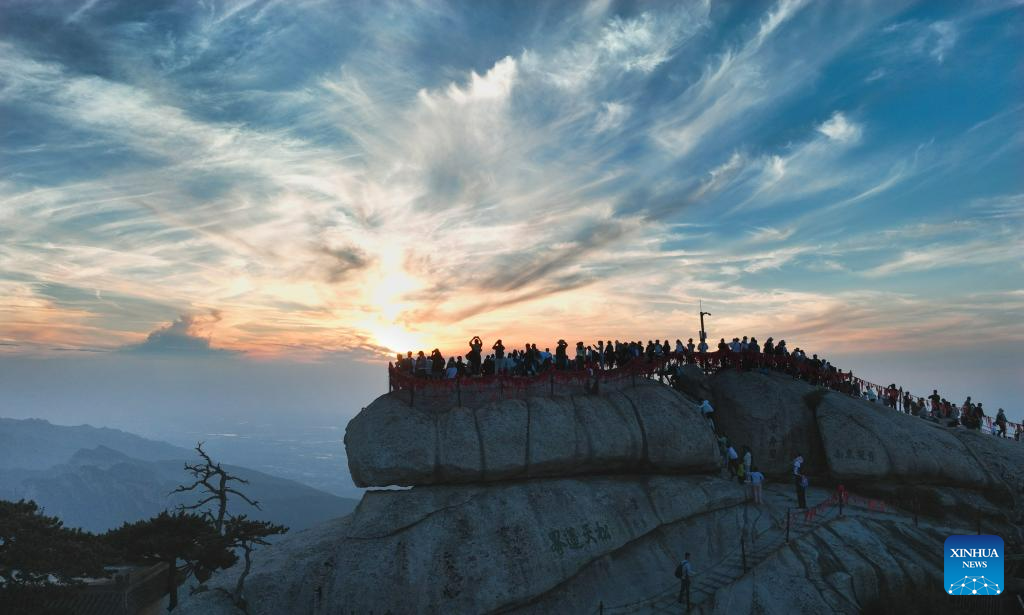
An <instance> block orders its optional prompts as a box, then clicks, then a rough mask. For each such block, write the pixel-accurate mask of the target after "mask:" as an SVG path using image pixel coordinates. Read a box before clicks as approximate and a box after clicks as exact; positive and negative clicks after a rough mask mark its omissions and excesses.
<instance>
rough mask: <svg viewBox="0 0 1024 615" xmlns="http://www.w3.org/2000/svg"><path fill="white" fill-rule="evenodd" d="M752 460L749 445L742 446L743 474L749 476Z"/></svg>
mask: <svg viewBox="0 0 1024 615" xmlns="http://www.w3.org/2000/svg"><path fill="white" fill-rule="evenodd" d="M753 460H754V456H753V454H752V453H751V452H750V447H749V446H744V447H743V475H744V476H750V468H751V462H752V461H753Z"/></svg>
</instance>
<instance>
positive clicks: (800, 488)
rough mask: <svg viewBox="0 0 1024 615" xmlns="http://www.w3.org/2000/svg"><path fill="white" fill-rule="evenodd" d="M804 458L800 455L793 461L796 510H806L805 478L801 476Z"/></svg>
mask: <svg viewBox="0 0 1024 615" xmlns="http://www.w3.org/2000/svg"><path fill="white" fill-rule="evenodd" d="M803 465H804V457H803V455H801V454H800V453H797V454H796V458H795V459H793V484H794V485H795V486H796V502H797V506H796V507H797V508H807V478H806V477H805V476H804V475H803Z"/></svg>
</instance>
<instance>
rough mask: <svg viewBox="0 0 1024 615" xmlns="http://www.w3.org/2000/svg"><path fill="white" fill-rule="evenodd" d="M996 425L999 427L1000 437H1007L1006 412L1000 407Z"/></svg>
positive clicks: (997, 412)
mask: <svg viewBox="0 0 1024 615" xmlns="http://www.w3.org/2000/svg"><path fill="white" fill-rule="evenodd" d="M996 427H998V428H999V437H1000V438H1005V437H1006V413H1005V412H1003V409H1002V408H1000V409H999V410H997V411H996Z"/></svg>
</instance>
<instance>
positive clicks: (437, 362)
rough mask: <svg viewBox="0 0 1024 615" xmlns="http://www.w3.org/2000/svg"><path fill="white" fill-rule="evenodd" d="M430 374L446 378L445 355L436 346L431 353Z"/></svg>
mask: <svg viewBox="0 0 1024 615" xmlns="http://www.w3.org/2000/svg"><path fill="white" fill-rule="evenodd" d="M430 364H431V365H430V374H431V376H433V377H434V378H444V369H445V365H444V357H443V356H441V351H440V350H438V349H437V348H435V349H434V350H433V351H431V353H430Z"/></svg>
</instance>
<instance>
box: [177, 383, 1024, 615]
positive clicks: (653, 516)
mask: <svg viewBox="0 0 1024 615" xmlns="http://www.w3.org/2000/svg"><path fill="white" fill-rule="evenodd" d="M703 398H708V399H710V400H711V402H712V404H713V405H714V406H715V409H716V414H715V420H716V421H717V423H718V427H719V428H720V430H721V431H722V432H723V433H724V434H726V435H727V436H728V437H729V439H730V440H731V442H732V443H733V444H735V445H736V446H737V448H739V447H742V446H749V447H750V449H751V453H752V456H753V463H754V465H755V466H759V467H760V468H761V469H762V470H763V471H764V472H765V473H766V474H767V475H768V483H767V485H766V487H765V496H764V502H763V503H762V504H760V505H755V504H754V503H753V502H752V501H751V499H750V494H749V493H748V490H749V487H747V486H745V485H743V484H741V483H740V482H739V481H737V480H735V479H731V478H729V475H728V473H727V472H726V471H724V470H723V461H722V456H721V454H720V452H719V449H718V445H717V442H716V438H715V435H714V434H713V433H712V431H711V428H710V426H709V424H708V423H707V422H706V421H705V420H704V418H703V417H702V416H701V415H700V411H699V409H698V403H699V402H700V400H701V399H703ZM345 446H346V450H347V453H348V461H349V470H350V471H351V473H352V477H353V479H354V480H355V482H356V484H358V485H361V486H366V487H377V488H381V489H371V490H368V491H367V492H366V493H365V495H364V496H363V498H362V501H361V502H360V504H359V506H358V508H357V509H356V510H355V512H353V513H352V514H350V515H348V516H346V517H343V518H340V519H336V520H334V521H331V522H328V523H326V524H323V525H320V526H317V527H314V528H311V529H308V530H306V531H303V532H297V533H295V534H293V535H291V536H288V537H287V538H286V539H285V540H282V541H281V542H280V543H277V544H274V545H272V546H270V547H267V548H265V549H263V550H261V551H259V552H258V553H257V556H256V561H255V564H254V567H253V571H252V574H251V575H250V577H249V579H248V581H247V591H246V597H247V601H248V611H249V613H251V614H267V615H271V614H273V615H277V614H280V613H300V614H301V613H309V614H320V613H325V614H326V613H346V614H347V613H376V614H384V613H393V614H399V613H445V614H447V613H661V612H664V613H680V612H682V610H683V607H682V606H681V605H680V604H679V603H678V602H677V598H678V592H679V581H678V580H677V579H676V578H675V576H674V574H673V572H674V570H675V568H676V565H677V564H678V562H679V560H680V558H681V556H682V554H683V552H685V551H688V552H690V553H691V557H690V560H691V562H692V565H693V569H694V573H695V576H694V581H693V586H692V591H691V604H692V612H699V613H730V614H734V613H794V612H797V613H800V612H802V613H828V612H839V613H857V612H861V611H862V610H864V609H865V608H867V607H868V605H870V604H872V603H874V602H876V601H878V600H879V599H885V598H889V597H893V596H901V595H906V594H908V593H911V592H915V591H927V592H934V591H936V590H937V588H938V587H939V585H940V584H941V582H942V581H941V578H942V571H941V563H942V558H941V555H940V554H941V550H942V546H943V541H944V540H945V538H946V537H947V536H949V535H951V534H973V533H975V532H977V531H981V532H982V533H994V534H998V535H1000V536H1002V537H1003V538H1004V540H1006V542H1007V544H1008V550H1010V545H1011V544H1012V545H1019V544H1021V538H1022V535H1021V527H1022V523H1021V511H1022V502H1021V489H1022V485H1021V483H1020V478H1019V476H1020V471H1021V469H1022V468H1024V446H1022V445H1021V444H1020V443H1015V442H1012V441H1009V440H1001V439H998V438H994V437H992V436H988V435H981V434H979V433H976V432H970V431H966V430H964V429H962V428H957V429H951V428H948V427H944V426H940V425H938V424H934V423H931V422H929V421H925V420H922V419H919V418H916V417H913V416H909V415H905V414H901V413H897V412H895V411H893V410H891V409H889V408H885V407H882V406H881V405H878V404H872V403H869V402H866V401H862V400H858V399H853V398H850V397H847V396H845V395H842V394H840V393H837V392H833V391H826V390H824V389H818V388H815V387H812V386H810V385H809V384H807V383H805V382H803V381H800V380H795V379H793V378H791V377H790V376H787V375H784V374H780V373H774V372H761V371H757V370H755V371H739V370H726V371H722V372H720V373H719V374H717V375H715V376H712V377H705V376H704V375H703V374H702V373H700V372H699V370H694V369H687V371H686V372H685V373H684V374H683V377H681V378H679V379H677V381H676V387H675V389H673V388H671V387H669V386H667V385H662V384H659V383H657V382H655V381H644V382H642V383H641V384H638V385H637V386H636V387H631V388H628V389H624V390H622V391H616V392H610V393H605V394H602V395H573V396H565V397H559V396H550V397H534V398H529V399H526V400H508V401H502V402H495V403H491V404H485V405H482V406H480V407H476V408H461V407H456V408H449V409H444V410H441V411H427V410H417V409H414V408H411V407H410V406H409V405H407V404H405V403H404V402H403V401H402V400H401V399H399V398H398V397H397V396H395V395H393V394H389V395H384V396H382V397H380V398H379V399H377V400H376V401H375V402H373V403H372V404H371V405H370V406H368V407H367V408H365V409H364V410H363V411H362V412H361V413H360V414H359V415H358V416H357V417H355V418H354V419H353V420H352V421H351V422H350V424H349V426H348V430H347V432H346V435H345ZM797 453H800V454H802V455H803V456H804V458H805V460H806V461H805V470H806V473H807V474H808V475H809V476H810V477H811V485H810V487H809V488H808V492H807V500H808V504H809V506H810V507H811V508H810V510H809V511H794V510H793V507H794V506H795V505H796V502H795V494H794V487H793V484H792V480H791V475H790V471H791V461H792V458H793V457H794V456H795V455H796V454H797ZM394 486H400V487H411V488H407V489H398V488H393V487H394ZM383 487H392V488H387V489H383ZM844 493H845V494H846V495H845V496H844V495H842V494H844ZM840 502H842V506H840ZM235 574H237V572H236V573H235ZM1011 576H1012V575H1011V571H1010V570H1009V569H1008V571H1007V577H1008V579H1009V578H1010V577H1011ZM232 584H233V578H232V572H231V571H229V572H228V573H227V574H223V575H219V576H218V577H215V578H214V580H213V581H211V587H210V588H209V590H208V591H202V592H198V593H195V594H194V595H192V596H190V597H189V598H188V599H187V600H185V602H184V604H183V605H182V607H181V608H182V610H183V612H185V613H196V614H198V613H234V612H236V611H235V610H234V607H232V606H230V603H229V601H228V600H227V599H226V597H225V595H224V594H223V592H219V591H213V590H215V589H216V588H217V587H218V586H219V587H224V588H230V587H231V586H232Z"/></svg>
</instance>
